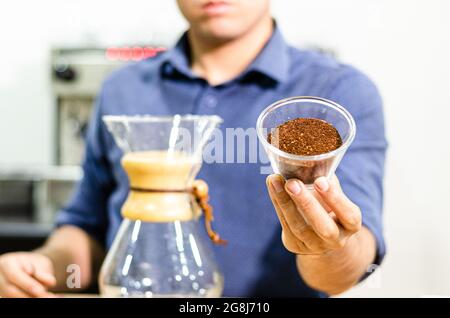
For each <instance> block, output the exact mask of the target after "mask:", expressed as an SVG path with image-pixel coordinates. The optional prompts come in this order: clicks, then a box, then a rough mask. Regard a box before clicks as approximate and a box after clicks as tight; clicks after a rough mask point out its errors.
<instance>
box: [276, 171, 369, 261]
mask: <svg viewBox="0 0 450 318" xmlns="http://www.w3.org/2000/svg"><path fill="white" fill-rule="evenodd" d="M268 180H270V181H268V188H269V194H270V198H271V199H272V203H273V205H274V207H275V210H276V212H277V214H278V218H279V219H280V222H281V225H282V228H283V234H282V239H283V244H284V246H285V247H286V248H287V249H288V250H289V251H291V252H292V253H295V254H323V253H327V252H330V251H333V250H336V249H340V248H342V247H344V246H345V244H346V242H347V240H348V239H349V238H350V237H351V236H352V235H354V234H355V233H357V232H358V231H359V230H360V229H361V211H360V210H359V208H358V207H357V206H356V205H355V204H354V203H353V202H351V201H350V200H349V199H348V198H347V197H346V196H345V194H344V193H343V192H342V190H341V187H340V186H339V182H338V179H337V178H336V177H334V178H333V180H332V181H331V182H328V181H327V179H326V178H325V177H320V178H318V179H317V180H316V181H315V183H314V189H315V191H310V190H308V189H307V188H306V187H305V185H304V184H303V183H302V182H301V181H299V180H296V179H291V180H288V181H287V182H286V183H285V182H284V180H283V178H282V177H281V176H278V175H272V176H270V177H269V178H268Z"/></svg>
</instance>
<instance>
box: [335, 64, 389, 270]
mask: <svg viewBox="0 0 450 318" xmlns="http://www.w3.org/2000/svg"><path fill="white" fill-rule="evenodd" d="M329 99H331V100H333V101H335V102H337V103H339V104H340V105H342V106H344V107H345V108H346V109H347V110H348V111H349V112H350V113H351V114H352V116H353V117H354V119H355V122H356V136H355V139H354V141H353V144H352V145H351V146H350V147H349V149H348V150H347V153H346V154H345V156H344V158H343V159H342V161H341V163H340V165H339V167H338V169H337V171H336V175H337V176H338V178H339V180H340V183H341V186H342V189H343V191H344V193H345V194H346V195H347V196H348V197H349V198H350V199H351V200H352V201H353V202H354V203H355V204H356V205H358V206H359V208H360V209H361V213H362V223H363V225H364V226H365V227H367V228H368V229H369V230H370V231H371V232H372V234H373V235H374V237H375V239H376V242H377V252H376V259H375V261H374V264H376V265H379V264H381V262H382V260H383V257H384V255H385V253H386V245H385V241H384V237H383V223H382V208H383V177H384V163H385V153H386V148H387V142H386V137H385V128H384V116H383V109H382V99H381V97H380V94H379V92H378V90H377V88H376V87H375V85H374V84H373V83H372V81H371V80H370V79H369V78H367V77H366V76H365V75H364V74H362V73H360V72H359V71H357V70H354V69H351V72H349V73H347V74H346V75H344V76H342V77H341V79H340V80H338V82H337V84H336V85H335V86H334V88H333V89H332V91H331V93H330V94H329Z"/></svg>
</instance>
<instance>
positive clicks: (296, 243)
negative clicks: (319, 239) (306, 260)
mask: <svg viewBox="0 0 450 318" xmlns="http://www.w3.org/2000/svg"><path fill="white" fill-rule="evenodd" d="M271 178H280V181H282V180H281V177H279V176H269V177H268V178H267V179H266V184H267V189H268V190H269V196H270V199H271V200H272V203H273V206H274V208H275V212H276V213H277V216H278V219H279V220H280V224H281V227H282V229H283V231H282V233H281V241H282V242H283V245H284V247H285V248H286V249H287V250H288V251H290V252H291V253H295V254H304V253H306V251H307V247H306V245H305V244H304V243H303V242H302V241H300V240H299V239H298V238H297V237H295V235H294V234H293V233H292V231H291V229H290V228H289V225H288V223H287V221H286V219H285V217H284V215H283V212H282V209H281V208H280V205H279V204H278V202H277V199H276V194H277V190H275V188H274V186H273V184H272V182H271ZM276 181H278V180H275V182H276ZM283 182H284V181H283ZM281 187H282V189H283V191H284V185H283V184H282V185H281Z"/></svg>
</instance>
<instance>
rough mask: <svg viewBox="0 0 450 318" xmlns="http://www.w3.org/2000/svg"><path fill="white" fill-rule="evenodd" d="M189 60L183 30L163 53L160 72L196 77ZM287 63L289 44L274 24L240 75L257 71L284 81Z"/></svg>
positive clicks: (287, 72) (286, 73) (277, 80)
mask: <svg viewBox="0 0 450 318" xmlns="http://www.w3.org/2000/svg"><path fill="white" fill-rule="evenodd" d="M189 61H190V49H189V41H188V37H187V32H185V33H184V34H183V36H182V37H181V38H180V39H179V40H178V42H177V44H176V45H175V47H174V48H172V49H171V50H169V51H167V52H166V53H164V54H163V56H162V60H161V62H162V63H161V67H162V72H163V74H164V75H166V76H173V75H174V73H178V74H181V75H183V76H186V77H188V78H191V79H194V78H198V76H196V75H195V74H193V73H192V71H191V68H190V62H189ZM289 63H290V60H289V46H288V44H287V43H286V42H285V40H284V38H283V36H282V34H281V32H280V30H279V29H278V27H277V26H276V25H275V27H274V31H273V33H272V36H271V37H270V39H269V41H268V42H267V43H266V45H265V46H264V47H263V49H262V50H261V52H260V53H259V54H258V56H257V57H256V58H255V60H254V61H253V62H252V63H251V64H250V65H249V66H248V68H247V69H246V70H245V71H244V72H243V74H242V75H241V77H245V76H246V75H248V74H250V73H257V74H261V75H263V76H266V77H268V78H270V79H272V80H274V81H276V82H284V81H286V80H287V79H288V75H289V67H290V65H289Z"/></svg>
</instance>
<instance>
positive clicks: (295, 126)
mask: <svg viewBox="0 0 450 318" xmlns="http://www.w3.org/2000/svg"><path fill="white" fill-rule="evenodd" d="M267 139H268V141H269V143H271V144H273V145H274V146H276V147H277V148H279V149H281V150H283V151H285V152H288V153H291V154H294V155H300V156H314V155H320V154H323V153H326V152H330V151H333V150H335V149H337V148H339V147H340V146H341V145H342V139H341V136H340V135H339V133H338V131H337V130H336V128H334V127H333V126H332V125H331V124H329V123H327V122H326V121H324V120H320V119H316V118H296V119H293V120H289V121H287V122H285V123H284V124H281V125H279V126H278V127H277V128H275V131H274V132H273V133H271V134H269V136H268V138H267Z"/></svg>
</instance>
